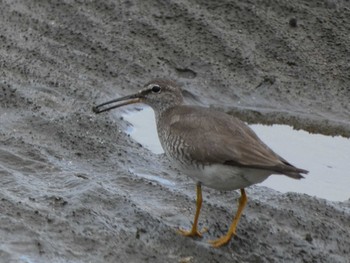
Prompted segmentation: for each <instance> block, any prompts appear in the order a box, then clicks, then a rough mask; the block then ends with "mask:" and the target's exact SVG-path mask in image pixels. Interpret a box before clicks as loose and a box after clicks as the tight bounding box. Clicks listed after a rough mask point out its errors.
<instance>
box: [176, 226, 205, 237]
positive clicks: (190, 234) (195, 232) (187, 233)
mask: <svg viewBox="0 0 350 263" xmlns="http://www.w3.org/2000/svg"><path fill="white" fill-rule="evenodd" d="M177 232H178V233H179V234H180V235H183V236H185V237H202V236H203V233H205V232H208V229H207V228H203V230H202V231H198V230H197V228H193V227H192V229H191V230H190V231H188V230H184V229H181V228H180V229H178V230H177Z"/></svg>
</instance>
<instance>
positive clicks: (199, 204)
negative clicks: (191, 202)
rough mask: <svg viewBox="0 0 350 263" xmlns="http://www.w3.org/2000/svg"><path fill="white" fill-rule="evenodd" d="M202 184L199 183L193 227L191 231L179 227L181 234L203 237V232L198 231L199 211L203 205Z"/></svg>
mask: <svg viewBox="0 0 350 263" xmlns="http://www.w3.org/2000/svg"><path fill="white" fill-rule="evenodd" d="M202 202H203V198H202V186H201V184H200V183H197V202H196V214H195V215H194V220H193V225H192V229H191V230H190V231H187V230H184V229H179V230H178V232H179V233H180V234H181V235H184V236H187V237H195V236H198V237H202V233H201V232H199V231H198V229H197V226H198V218H199V213H200V211H201V207H202ZM206 231H207V229H205V230H204V231H202V232H206Z"/></svg>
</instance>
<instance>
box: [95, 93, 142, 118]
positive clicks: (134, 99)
mask: <svg viewBox="0 0 350 263" xmlns="http://www.w3.org/2000/svg"><path fill="white" fill-rule="evenodd" d="M117 102H121V103H118V104H116V105H112V106H107V105H110V104H112V103H117ZM138 102H142V95H141V94H140V93H135V94H132V95H128V96H125V97H121V98H118V99H114V100H110V101H107V102H104V103H102V104H100V105H96V106H94V107H92V111H93V112H94V113H96V114H98V113H101V112H104V111H109V110H112V109H115V108H119V107H121V106H125V105H128V104H134V103H138ZM106 106H107V107H106Z"/></svg>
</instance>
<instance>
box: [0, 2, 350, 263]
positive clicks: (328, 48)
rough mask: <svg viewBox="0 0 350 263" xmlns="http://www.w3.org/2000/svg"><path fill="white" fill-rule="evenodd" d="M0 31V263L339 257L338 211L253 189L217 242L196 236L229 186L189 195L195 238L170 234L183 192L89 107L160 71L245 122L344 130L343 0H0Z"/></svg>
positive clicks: (347, 207)
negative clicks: (199, 200)
mask: <svg viewBox="0 0 350 263" xmlns="http://www.w3.org/2000/svg"><path fill="white" fill-rule="evenodd" d="M0 21H1V28H0V64H1V78H0V142H1V147H0V188H1V190H0V262H349V258H350V252H349V251H350V250H349V247H350V202H349V201H345V202H330V201H326V200H322V199H317V198H314V197H310V196H307V195H303V194H297V193H287V194H280V193H278V192H275V191H273V190H270V189H268V188H265V187H259V186H254V187H251V188H249V189H247V194H248V198H249V201H248V205H247V208H246V210H245V211H244V215H243V217H242V219H241V222H240V224H239V227H238V230H237V236H236V237H235V238H234V239H233V240H232V241H231V242H230V243H229V245H228V246H226V247H223V248H220V249H214V248H211V247H210V246H209V245H208V243H207V241H208V240H210V239H214V238H216V237H218V236H220V235H222V234H224V233H225V232H226V230H227V228H228V225H229V224H230V222H231V220H232V217H233V215H234V212H235V211H236V208H237V200H238V197H239V194H238V192H235V191H232V192H219V191H215V190H212V189H208V188H204V189H203V190H204V191H203V192H204V203H203V211H202V214H201V217H200V227H207V228H208V229H209V230H208V232H207V233H205V234H204V237H203V239H191V238H184V237H182V236H180V235H178V234H177V233H176V229H177V228H178V227H182V228H189V227H190V226H191V220H192V218H193V214H194V208H195V201H194V200H195V187H194V184H193V182H192V181H190V179H188V178H187V177H186V176H184V175H182V174H180V173H179V172H178V171H177V170H176V169H175V168H174V167H172V165H171V164H170V163H169V162H168V161H167V159H166V158H165V157H164V156H163V155H155V154H153V153H151V152H149V151H148V150H146V149H145V148H144V147H142V145H140V144H138V143H136V142H135V141H133V140H132V139H131V138H130V137H129V136H128V135H127V134H126V133H125V128H126V125H127V124H126V122H125V121H124V120H123V119H122V118H121V117H120V112H114V113H109V114H103V115H98V116H96V115H94V114H93V113H92V111H91V108H92V106H93V105H94V104H96V103H100V102H103V101H105V100H106V99H111V98H114V97H117V96H120V95H126V94H128V93H130V92H134V91H136V90H138V89H139V88H140V87H141V86H142V85H143V84H144V83H146V82H148V81H149V80H150V79H152V78H154V77H169V78H172V79H175V80H177V81H178V82H179V83H180V84H181V85H182V86H183V88H185V89H188V90H189V91H191V92H192V93H194V94H196V96H198V97H199V98H200V100H201V101H202V102H204V103H205V104H206V105H208V106H212V107H218V108H221V109H223V110H225V111H228V112H231V113H233V114H237V115H239V116H240V117H241V118H242V119H244V120H248V121H250V122H267V123H272V122H277V123H288V124H291V125H295V126H296V127H297V128H303V129H306V130H311V131H314V132H319V133H324V134H332V135H344V136H349V135H350V121H349V116H350V108H349V99H350V89H349V83H350V75H349V74H350V73H349V72H350V63H349V57H350V39H349V32H350V4H349V3H348V2H347V1H293V2H289V1H280V2H278V3H272V2H270V3H269V2H266V1H257V2H255V1H252V2H250V1H248V2H247V1H222V2H219V3H218V2H217V1H194V0H193V1H173V0H169V1H139V2H134V1H86V2H80V1H77V2H74V1H24V0H23V1H10V0H8V1H1V8H0ZM301 154H302V150H301ZM135 171H142V172H143V173H144V174H148V175H151V176H148V177H142V176H139V175H138V173H137V172H135ZM152 176H156V177H152ZM152 178H160V179H161V180H154V179H152ZM324 190H325V191H327V189H324Z"/></svg>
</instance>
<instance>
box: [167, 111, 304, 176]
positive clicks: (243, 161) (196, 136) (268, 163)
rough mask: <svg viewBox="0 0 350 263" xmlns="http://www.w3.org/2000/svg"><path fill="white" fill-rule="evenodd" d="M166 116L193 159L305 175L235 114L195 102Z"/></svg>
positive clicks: (290, 174) (288, 174) (169, 125)
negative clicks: (193, 104)
mask: <svg viewBox="0 0 350 263" xmlns="http://www.w3.org/2000/svg"><path fill="white" fill-rule="evenodd" d="M167 116H168V118H164V120H163V121H165V122H167V123H166V124H165V125H164V127H169V128H171V129H172V130H174V131H176V133H177V134H180V136H181V139H182V140H183V141H184V142H185V145H187V147H186V149H185V150H186V151H187V154H188V155H189V156H191V158H192V159H193V160H196V161H198V162H202V163H221V164H226V165H234V166H241V167H249V168H258V169H266V170H271V171H274V172H277V173H281V174H285V175H287V176H290V177H293V178H302V177H303V176H302V175H300V173H307V171H306V170H303V169H299V168H296V167H294V166H293V165H291V164H289V163H288V162H287V161H286V160H284V159H283V158H282V157H280V156H279V155H277V154H276V153H275V152H273V151H272V150H271V149H270V148H269V147H268V146H267V145H266V144H264V143H263V142H262V141H261V140H260V139H259V138H258V137H257V135H256V134H255V133H254V131H253V130H251V129H250V128H249V127H248V126H247V125H246V124H245V123H244V122H242V121H240V120H239V119H237V118H235V117H233V116H230V115H228V114H225V113H222V112H219V111H213V110H209V109H206V108H201V107H193V106H182V107H176V108H174V109H172V111H171V112H170V113H168V114H167ZM169 116H170V117H169ZM198 145H200V147H199V146H198Z"/></svg>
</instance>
